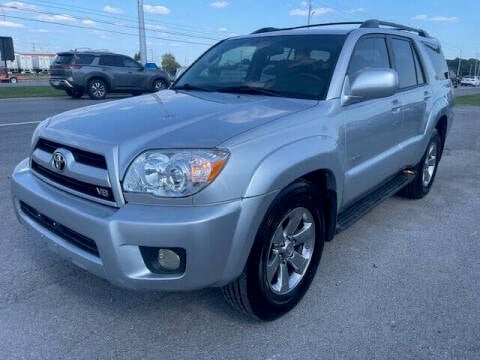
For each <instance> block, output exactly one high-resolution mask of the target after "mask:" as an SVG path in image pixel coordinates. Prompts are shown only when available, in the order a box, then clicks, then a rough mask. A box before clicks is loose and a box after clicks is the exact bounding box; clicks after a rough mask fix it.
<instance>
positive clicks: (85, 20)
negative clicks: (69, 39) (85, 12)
mask: <svg viewBox="0 0 480 360" xmlns="http://www.w3.org/2000/svg"><path fill="white" fill-rule="evenodd" d="M82 24H83V25H87V26H95V25H97V23H96V22H95V21H93V20H90V19H83V20H82Z"/></svg>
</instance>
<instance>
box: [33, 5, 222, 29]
mask: <svg viewBox="0 0 480 360" xmlns="http://www.w3.org/2000/svg"><path fill="white" fill-rule="evenodd" d="M32 1H35V3H33V4H32V3H30V4H28V3H24V4H27V5H43V6H49V7H52V8H56V9H62V10H69V11H72V10H74V11H77V12H81V13H85V14H89V15H90V14H94V15H95V16H100V17H103V18H107V19H115V20H120V21H125V20H126V19H131V20H130V22H133V23H136V21H137V19H136V17H134V16H130V15H111V14H103V13H99V12H98V10H94V9H91V8H85V7H80V6H74V5H69V7H65V6H61V4H58V3H55V2H52V1H46V0H32ZM127 21H128V20H127ZM149 23H151V24H154V25H169V26H170V27H173V28H178V29H180V30H184V31H190V32H192V33H196V34H203V35H210V36H211V35H217V36H218V34H217V33H214V32H207V31H199V30H197V29H196V28H194V27H192V26H188V25H178V24H176V23H172V22H168V21H162V22H158V21H157V20H149ZM147 30H148V29H147Z"/></svg>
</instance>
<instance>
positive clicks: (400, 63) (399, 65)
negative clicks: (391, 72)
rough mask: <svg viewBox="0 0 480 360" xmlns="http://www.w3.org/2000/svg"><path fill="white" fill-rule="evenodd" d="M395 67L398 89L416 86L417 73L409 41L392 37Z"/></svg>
mask: <svg viewBox="0 0 480 360" xmlns="http://www.w3.org/2000/svg"><path fill="white" fill-rule="evenodd" d="M392 52H393V56H394V58H395V69H396V70H397V72H398V80H399V87H400V89H404V88H408V87H412V86H417V73H416V70H415V60H414V58H413V52H412V47H411V46H410V41H408V40H401V39H397V38H392Z"/></svg>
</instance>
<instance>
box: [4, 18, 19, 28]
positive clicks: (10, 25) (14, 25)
mask: <svg viewBox="0 0 480 360" xmlns="http://www.w3.org/2000/svg"><path fill="white" fill-rule="evenodd" d="M0 27H8V28H16V29H19V28H23V25H22V24H19V23H15V22H12V21H6V20H0Z"/></svg>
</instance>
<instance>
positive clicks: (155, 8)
mask: <svg viewBox="0 0 480 360" xmlns="http://www.w3.org/2000/svg"><path fill="white" fill-rule="evenodd" d="M143 11H145V12H146V13H150V14H159V15H168V14H170V9H169V8H167V7H165V6H162V5H143Z"/></svg>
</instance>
